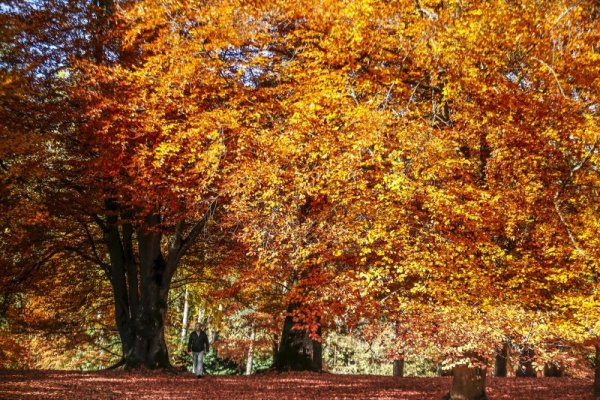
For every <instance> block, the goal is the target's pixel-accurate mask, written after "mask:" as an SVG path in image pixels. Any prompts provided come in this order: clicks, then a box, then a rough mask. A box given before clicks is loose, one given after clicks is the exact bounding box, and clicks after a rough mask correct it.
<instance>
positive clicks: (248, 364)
mask: <svg viewBox="0 0 600 400" xmlns="http://www.w3.org/2000/svg"><path fill="white" fill-rule="evenodd" d="M254 340H256V328H255V327H254V322H253V323H252V326H251V328H250V346H248V358H247V359H246V375H252V362H253V361H254Z"/></svg>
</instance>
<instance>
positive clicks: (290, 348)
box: [273, 305, 323, 371]
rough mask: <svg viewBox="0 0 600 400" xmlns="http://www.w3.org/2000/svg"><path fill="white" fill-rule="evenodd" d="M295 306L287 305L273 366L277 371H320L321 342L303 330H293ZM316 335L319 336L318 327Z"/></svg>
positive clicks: (321, 357)
mask: <svg viewBox="0 0 600 400" xmlns="http://www.w3.org/2000/svg"><path fill="white" fill-rule="evenodd" d="M296 307H297V306H296V305H289V306H288V309H287V316H286V317H285V320H284V322H283V330H282V332H281V342H280V344H279V349H278V351H277V354H276V356H275V361H274V363H273V366H274V367H275V369H277V370H278V371H321V370H322V367H323V351H322V345H321V342H319V341H316V340H313V339H311V338H310V336H309V334H308V332H306V331H305V330H298V329H293V326H294V321H293V319H292V316H291V313H292V312H293V311H294V310H295V309H296ZM318 334H319V335H320V334H321V328H320V327H319V331H318Z"/></svg>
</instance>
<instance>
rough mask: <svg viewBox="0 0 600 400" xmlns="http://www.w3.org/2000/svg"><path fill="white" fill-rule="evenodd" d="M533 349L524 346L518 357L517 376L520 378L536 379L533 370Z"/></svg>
mask: <svg viewBox="0 0 600 400" xmlns="http://www.w3.org/2000/svg"><path fill="white" fill-rule="evenodd" d="M533 356H534V351H533V347H529V346H526V347H525V349H524V350H523V351H522V352H521V354H520V356H519V367H518V368H517V376H518V377H520V378H536V377H537V373H536V371H535V369H534V368H533Z"/></svg>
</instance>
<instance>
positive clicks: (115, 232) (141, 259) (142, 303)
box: [98, 199, 217, 368]
mask: <svg viewBox="0 0 600 400" xmlns="http://www.w3.org/2000/svg"><path fill="white" fill-rule="evenodd" d="M216 204H217V203H216V201H215V202H213V203H212V204H211V205H210V206H209V208H208V209H207V211H206V214H205V215H204V216H203V217H202V218H201V219H200V220H199V221H197V222H196V223H195V225H193V227H192V228H191V230H190V231H189V233H188V235H187V236H186V237H185V238H184V237H183V235H182V229H183V225H184V224H183V223H179V224H177V226H176V228H175V233H174V235H173V237H172V240H171V243H170V247H169V250H168V252H167V253H166V258H165V256H164V255H163V252H162V249H161V241H162V239H163V235H162V233H161V229H160V223H161V220H160V216H159V215H158V214H153V213H150V214H148V215H147V216H146V217H145V220H144V223H143V224H140V225H139V226H138V227H137V230H136V235H135V236H136V237H135V239H136V241H137V244H138V257H135V256H134V246H133V242H134V230H133V226H132V223H133V222H132V221H134V220H135V218H133V216H132V215H131V214H132V211H131V210H123V209H121V208H120V206H119V204H118V203H117V202H116V200H114V199H108V200H106V202H105V207H106V224H105V225H104V224H103V223H102V222H101V221H100V222H98V224H99V225H100V228H101V229H102V230H103V231H104V234H105V238H104V239H105V242H106V245H107V250H108V254H109V258H110V266H109V267H110V268H106V269H107V274H108V276H109V278H110V282H111V285H112V288H113V295H114V302H115V321H116V325H117V329H118V332H119V336H120V337H121V343H122V352H123V353H122V354H123V360H124V364H125V367H126V368H142V367H143V368H170V366H171V365H170V362H169V352H168V350H167V345H166V342H165V318H166V315H167V299H168V295H169V288H170V286H171V279H172V278H173V275H174V273H175V270H176V268H177V266H178V264H179V261H180V260H181V258H182V257H183V255H184V254H185V253H186V251H187V250H188V249H189V247H190V246H191V244H192V243H193V242H194V240H195V239H196V238H197V237H198V235H199V234H200V233H201V232H202V231H203V230H204V227H205V225H206V223H207V221H208V219H209V218H210V216H211V215H212V214H213V213H214V211H215V209H216Z"/></svg>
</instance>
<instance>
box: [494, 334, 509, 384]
mask: <svg viewBox="0 0 600 400" xmlns="http://www.w3.org/2000/svg"><path fill="white" fill-rule="evenodd" d="M508 358H509V347H508V342H506V341H505V342H504V343H503V344H502V349H499V350H497V351H496V368H495V375H496V377H498V378H506V376H507V375H508Z"/></svg>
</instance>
